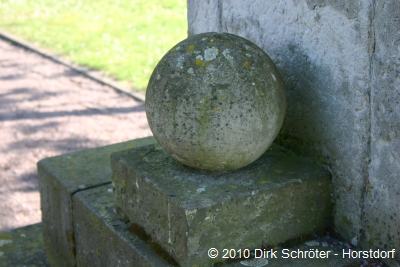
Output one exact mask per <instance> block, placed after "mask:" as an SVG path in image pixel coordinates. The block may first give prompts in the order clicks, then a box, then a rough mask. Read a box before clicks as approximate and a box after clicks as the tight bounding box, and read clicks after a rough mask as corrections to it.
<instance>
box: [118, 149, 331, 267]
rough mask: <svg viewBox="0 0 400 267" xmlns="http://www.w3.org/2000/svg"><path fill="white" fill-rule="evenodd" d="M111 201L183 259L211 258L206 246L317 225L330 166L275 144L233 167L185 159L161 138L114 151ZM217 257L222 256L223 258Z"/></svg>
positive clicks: (247, 244)
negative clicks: (190, 163)
mask: <svg viewBox="0 0 400 267" xmlns="http://www.w3.org/2000/svg"><path fill="white" fill-rule="evenodd" d="M111 167H112V170H113V177H112V180H113V185H114V203H115V206H116V208H117V210H118V212H119V213H120V214H121V215H123V216H124V217H126V218H127V219H129V220H130V221H131V222H133V223H135V224H137V225H138V226H139V227H140V228H142V229H144V231H145V232H146V233H147V234H148V235H149V236H150V237H151V238H152V239H153V240H155V241H156V242H157V243H158V244H159V245H161V247H162V248H163V249H165V250H166V251H167V252H168V253H169V254H170V255H171V256H172V257H173V258H174V259H175V260H176V261H177V262H178V263H179V264H180V265H181V266H185V267H186V266H196V265H197V266H210V265H211V264H212V263H214V262H215V260H214V259H211V258H209V257H208V256H207V252H208V250H209V249H210V248H216V249H218V250H219V251H221V252H222V251H223V249H224V248H237V249H240V248H249V249H252V248H256V247H260V246H261V244H265V245H276V244H278V243H280V242H284V241H286V240H288V239H291V238H296V237H298V236H301V235H305V234H309V233H312V232H315V231H317V230H320V229H322V228H323V227H325V226H326V224H327V222H328V217H329V215H330V214H331V208H332V203H331V186H330V174H329V173H328V172H327V171H326V170H324V169H323V168H322V167H320V166H318V165H316V164H314V163H312V162H310V161H308V160H305V159H303V158H300V157H298V156H295V155H293V154H292V153H290V152H289V151H286V150H284V149H283V148H281V147H279V146H277V145H273V146H272V147H271V148H270V149H269V150H268V151H267V152H266V153H265V154H264V155H263V156H262V157H261V158H259V159H258V160H257V161H255V162H254V163H252V164H250V165H248V166H246V167H244V168H242V169H239V170H236V171H231V172H219V173H218V172H214V173H213V172H205V171H201V170H195V169H192V168H190V167H186V166H184V165H182V164H181V163H179V162H178V161H176V160H174V159H172V158H171V157H170V156H169V155H167V154H166V153H165V152H164V151H163V150H162V149H161V147H160V146H159V145H158V144H152V145H147V146H142V147H138V148H134V149H129V150H125V151H120V152H117V153H113V154H112V156H111ZM220 260H221V259H220Z"/></svg>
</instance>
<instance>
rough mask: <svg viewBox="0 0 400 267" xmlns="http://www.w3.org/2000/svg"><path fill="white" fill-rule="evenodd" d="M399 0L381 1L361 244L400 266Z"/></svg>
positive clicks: (375, 23) (377, 8)
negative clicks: (390, 254) (392, 254)
mask: <svg viewBox="0 0 400 267" xmlns="http://www.w3.org/2000/svg"><path fill="white" fill-rule="evenodd" d="M399 18H400V1H394V0H392V1H384V2H380V1H379V2H378V1H377V2H376V5H375V6H374V15H373V32H372V33H371V34H373V35H374V53H373V57H372V59H373V61H372V70H371V71H372V75H373V77H372V86H371V165H370V168H369V176H368V179H367V184H366V194H365V207H364V213H365V224H364V227H363V233H364V235H363V238H362V245H363V246H364V247H367V248H372V249H376V248H385V249H388V250H390V249H393V248H395V249H396V251H398V252H397V253H396V260H392V261H388V260H387V261H386V263H387V264H389V265H390V266H400V224H399V222H400V206H399V205H400V204H399V203H400V56H399V55H400V46H399V45H400V43H399V41H400V32H399V26H400V24H399Z"/></svg>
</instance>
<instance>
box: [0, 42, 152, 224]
mask: <svg viewBox="0 0 400 267" xmlns="http://www.w3.org/2000/svg"><path fill="white" fill-rule="evenodd" d="M149 135H151V131H150V129H149V127H148V124H147V119H146V114H145V109H144V105H143V103H141V102H138V101H135V100H133V99H132V98H131V97H129V96H127V95H125V94H121V93H118V92H116V91H115V90H113V88H111V87H108V86H104V85H101V84H99V83H97V82H94V81H93V80H90V79H88V78H85V77H83V76H82V75H80V74H79V73H77V72H75V71H73V70H71V69H69V68H68V67H65V66H63V65H60V64H57V63H54V62H53V61H51V60H49V59H46V58H44V57H42V56H40V55H38V54H35V53H32V52H29V51H26V50H24V49H23V48H20V47H17V46H12V45H10V44H9V43H7V42H5V41H3V40H1V39H0V231H4V230H9V229H13V228H17V227H21V226H25V225H29V224H33V223H37V222H40V221H41V212H40V196H39V192H38V177H37V174H36V162H37V161H39V160H40V159H42V158H45V157H50V156H55V155H59V154H63V153H67V152H73V151H77V150H82V149H87V148H93V147H97V146H104V145H108V144H113V143H117V142H122V141H127V140H130V139H135V138H139V137H145V136H149Z"/></svg>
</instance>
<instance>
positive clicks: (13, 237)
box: [0, 223, 50, 267]
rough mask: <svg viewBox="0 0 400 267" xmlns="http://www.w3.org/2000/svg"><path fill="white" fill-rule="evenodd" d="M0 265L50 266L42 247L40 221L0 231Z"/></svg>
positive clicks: (12, 266) (7, 266)
mask: <svg viewBox="0 0 400 267" xmlns="http://www.w3.org/2000/svg"><path fill="white" fill-rule="evenodd" d="M0 266H1V267H15V266H25V267H36V266H41V267H47V266H50V265H48V262H47V257H46V253H45V249H44V243H43V235H42V224H41V223H37V224H33V225H29V226H25V227H21V228H17V229H14V230H12V231H8V232H0Z"/></svg>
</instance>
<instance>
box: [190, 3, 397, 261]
mask: <svg viewBox="0 0 400 267" xmlns="http://www.w3.org/2000/svg"><path fill="white" fill-rule="evenodd" d="M399 9H400V8H399V1H397V0H391V1H375V0H372V1H361V0H356V1H328V0H303V1H291V0H284V1H274V2H266V1H262V0H255V1H238V0H230V1H220V0H210V1H195V0H189V1H188V23H189V35H193V34H198V33H201V32H208V31H220V32H229V33H234V34H238V35H240V36H243V37H245V38H248V39H249V40H251V41H253V42H254V43H256V44H257V45H258V46H260V47H261V48H263V49H264V50H265V51H266V52H267V53H268V55H270V56H271V58H272V60H273V61H274V62H275V63H276V64H277V67H278V68H279V70H280V72H281V74H282V77H283V80H284V83H285V87H286V90H287V101H288V108H287V112H286V117H285V121H284V125H283V127H282V131H281V133H280V135H279V137H278V138H279V142H280V143H281V144H283V145H284V146H287V147H291V148H293V149H295V150H296V151H297V152H300V153H303V154H305V155H307V156H309V157H311V158H312V159H314V160H315V161H318V162H320V163H322V164H325V165H327V166H328V167H329V168H330V169H331V171H332V175H333V186H334V195H335V199H336V207H335V216H334V218H335V219H334V220H335V226H336V228H337V229H338V230H339V231H340V233H341V234H342V235H344V236H345V238H346V239H347V240H349V241H351V242H352V243H354V244H357V243H359V242H360V241H362V245H363V247H365V248H367V247H370V246H372V247H380V248H386V247H387V249H391V248H397V249H399V246H400V243H399V240H400V239H399V232H400V229H399V225H398V223H396V221H398V216H399V214H400V209H399V206H398V204H397V203H399V198H398V196H399V192H398V191H396V190H398V188H399V185H400V181H399V178H398V177H399V175H398V174H399V167H398V166H400V164H399V153H398V151H399V150H400V149H399V148H400V147H399V144H400V143H399V138H398V133H399V131H400V130H399V126H398V125H399V117H400V115H399V113H400V112H399V105H398V102H399V56H398V55H399V46H398V42H399V35H400V34H399V31H398V28H399V27H398V18H399ZM364 215H365V217H364ZM396 218H397V219H396ZM371 242H372V243H373V244H372V243H371ZM398 260H399V258H397V261H398ZM393 264H394V263H393ZM396 264H397V265H393V266H398V263H396Z"/></svg>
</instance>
